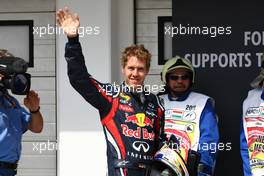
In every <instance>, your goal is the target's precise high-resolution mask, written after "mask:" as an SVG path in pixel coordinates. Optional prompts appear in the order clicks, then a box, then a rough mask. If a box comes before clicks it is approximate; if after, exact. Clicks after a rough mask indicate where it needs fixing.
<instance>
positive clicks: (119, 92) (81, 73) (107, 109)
mask: <svg viewBox="0 0 264 176" xmlns="http://www.w3.org/2000/svg"><path fill="white" fill-rule="evenodd" d="M65 58H66V61H67V63H68V64H67V65H68V66H67V67H68V76H69V79H70V83H71V85H72V86H73V87H74V89H75V90H76V91H78V92H79V93H80V94H81V95H82V97H83V98H84V99H85V100H86V101H87V102H88V103H90V104H91V105H92V106H93V107H95V108H96V109H98V111H99V114H100V118H101V123H102V125H103V130H104V134H105V139H106V143H107V164H108V175H109V176H123V175H124V176H144V175H145V173H146V170H147V168H148V165H150V163H151V161H152V159H153V156H154V154H155V153H156V151H157V149H158V138H159V134H160V129H161V128H160V126H161V121H162V120H161V119H162V115H163V110H162V107H161V106H160V105H159V102H158V101H159V100H158V98H157V97H156V96H155V95H154V94H151V93H148V92H144V91H143V92H142V93H140V94H137V93H132V92H130V91H128V90H127V88H126V87H125V86H124V85H121V86H114V85H111V84H102V83H100V82H98V81H97V80H95V79H94V78H92V76H91V75H90V74H89V73H88V71H87V68H86V66H85V61H84V56H83V54H82V49H81V45H80V43H79V40H78V37H75V38H69V41H68V43H67V44H66V49H65Z"/></svg>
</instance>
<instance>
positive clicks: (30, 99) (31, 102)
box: [24, 90, 40, 111]
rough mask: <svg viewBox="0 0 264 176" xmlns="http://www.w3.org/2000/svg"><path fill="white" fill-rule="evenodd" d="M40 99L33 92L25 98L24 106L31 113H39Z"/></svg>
mask: <svg viewBox="0 0 264 176" xmlns="http://www.w3.org/2000/svg"><path fill="white" fill-rule="evenodd" d="M39 102H40V100H39V97H38V94H37V93H36V92H35V91H34V90H31V91H29V93H28V94H27V96H26V98H24V105H25V106H26V107H27V108H28V109H29V111H37V110H38V109H39Z"/></svg>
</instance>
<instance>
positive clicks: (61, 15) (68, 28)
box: [56, 7, 80, 38]
mask: <svg viewBox="0 0 264 176" xmlns="http://www.w3.org/2000/svg"><path fill="white" fill-rule="evenodd" d="M56 15H57V17H56V19H57V23H58V25H59V26H60V27H62V28H63V30H64V32H65V33H66V35H67V37H70V38H72V37H76V36H77V35H78V29H79V27H80V18H79V16H78V15H77V14H72V12H71V11H70V10H69V9H68V8H67V7H65V8H64V9H59V10H58V11H57V14H56Z"/></svg>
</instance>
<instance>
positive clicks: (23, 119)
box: [0, 92, 31, 163]
mask: <svg viewBox="0 0 264 176" xmlns="http://www.w3.org/2000/svg"><path fill="white" fill-rule="evenodd" d="M30 120H31V115H30V114H29V113H28V112H27V111H26V110H25V109H24V108H23V107H21V106H20V105H19V103H18V101H17V100H16V99H15V98H14V97H12V96H10V95H9V94H7V93H5V94H3V93H2V92H0V161H4V162H10V163H15V162H17V161H18V160H19V158H20V154H21V140H22V135H23V133H25V132H26V131H27V127H28V124H29V122H30Z"/></svg>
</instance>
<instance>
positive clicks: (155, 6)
mask: <svg viewBox="0 0 264 176" xmlns="http://www.w3.org/2000/svg"><path fill="white" fill-rule="evenodd" d="M135 1H136V21H137V23H136V26H137V27H136V28H137V36H136V38H137V44H144V46H145V47H146V48H147V49H148V50H149V51H150V53H151V54H152V62H151V67H150V72H149V75H148V76H147V77H146V81H145V83H146V84H150V85H154V84H155V85H160V84H162V82H161V80H160V72H161V69H162V66H160V65H158V16H171V15H172V0H135Z"/></svg>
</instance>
